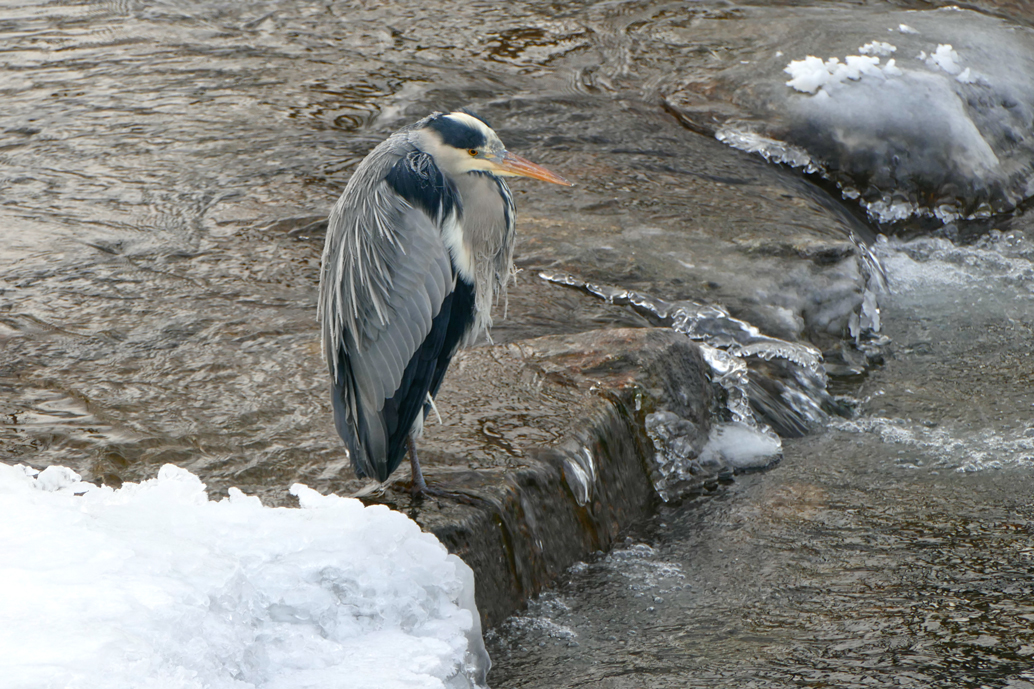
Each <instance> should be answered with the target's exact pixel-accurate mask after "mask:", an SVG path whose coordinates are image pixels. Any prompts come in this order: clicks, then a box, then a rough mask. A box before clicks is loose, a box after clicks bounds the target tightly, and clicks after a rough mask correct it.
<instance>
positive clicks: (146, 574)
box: [0, 464, 487, 689]
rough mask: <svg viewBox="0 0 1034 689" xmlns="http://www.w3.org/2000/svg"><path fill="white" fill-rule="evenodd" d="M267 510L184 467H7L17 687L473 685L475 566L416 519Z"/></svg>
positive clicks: (477, 641)
mask: <svg viewBox="0 0 1034 689" xmlns="http://www.w3.org/2000/svg"><path fill="white" fill-rule="evenodd" d="M292 492H293V493H294V494H295V495H296V496H297V497H298V499H299V502H300V504H301V509H288V508H267V507H263V506H262V504H261V503H260V501H259V499H258V498H255V497H248V496H246V495H244V494H243V493H241V492H240V491H239V490H236V489H231V490H230V496H229V498H227V499H225V500H220V501H212V500H209V499H208V495H207V493H206V492H205V487H204V484H202V483H201V481H200V480H199V479H198V478H197V477H196V476H194V475H193V474H191V473H189V472H187V471H185V470H183V469H178V468H176V467H174V466H172V465H166V466H164V467H163V468H162V469H161V471H160V472H159V474H158V477H157V478H155V479H152V480H148V481H144V482H142V483H140V484H132V483H127V484H125V485H124V486H123V487H122V488H120V489H118V490H113V489H111V488H106V487H97V486H94V485H92V484H89V483H82V482H80V480H79V477H78V476H77V475H76V474H75V473H74V472H72V471H70V470H68V469H64V468H62V467H50V468H48V469H46V470H44V471H43V472H40V473H39V474H38V475H37V474H36V472H35V471H33V470H31V469H28V468H26V467H22V466H17V467H12V466H7V465H3V464H0V553H3V556H2V557H0V587H2V590H3V596H2V597H0V620H2V621H3V623H2V625H0V678H2V680H0V685H2V686H3V688H4V689H39V688H42V687H74V688H75V689H123V688H125V689H129V688H133V689H137V688H141V689H188V688H189V689H201V688H202V687H204V688H208V689H231V688H232V689H254V688H264V689H289V688H290V689H296V688H297V689H301V688H303V687H306V688H308V687H321V688H322V687H349V688H352V689H360V688H364V687H369V688H371V689H372V688H374V687H376V688H378V689H384V688H391V687H397V688H400V689H401V688H403V687H405V688H407V689H413V688H426V689H432V688H433V689H438V688H445V687H448V688H450V689H452V688H456V687H472V686H475V685H477V684H478V683H479V682H483V678H484V673H485V672H486V671H487V655H486V654H485V653H484V646H483V643H482V640H481V630H480V623H479V620H478V615H477V610H476V609H475V607H474V590H473V587H474V581H473V574H472V572H471V570H470V568H469V567H467V566H466V565H465V564H464V563H463V562H462V561H461V560H460V559H459V558H457V557H455V556H453V555H450V554H449V553H447V552H446V550H445V548H444V547H443V546H442V545H441V543H439V542H438V540H437V539H436V538H435V537H434V536H433V535H430V534H427V533H423V532H421V530H420V528H419V527H418V526H417V525H416V524H415V523H414V522H412V521H411V520H410V519H408V518H407V517H406V516H405V515H402V514H400V513H398V512H393V511H391V510H389V509H387V508H386V507H382V506H372V507H365V506H364V505H363V504H362V503H360V502H359V501H357V500H353V499H349V498H340V497H337V496H333V495H331V496H322V495H320V494H318V493H316V492H315V491H313V490H311V489H309V488H306V487H305V486H302V485H295V486H294V487H293V488H292Z"/></svg>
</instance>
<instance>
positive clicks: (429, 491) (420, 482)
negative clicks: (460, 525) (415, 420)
mask: <svg viewBox="0 0 1034 689" xmlns="http://www.w3.org/2000/svg"><path fill="white" fill-rule="evenodd" d="M406 442H407V443H408V444H409V445H408V446H409V466H410V467H411V468H412V470H413V487H412V488H410V492H411V493H412V495H413V497H414V498H423V497H425V496H433V497H438V498H449V499H451V500H455V501H457V502H462V503H463V504H465V505H480V506H486V505H488V501H486V500H485V499H484V498H480V497H478V496H476V495H471V494H469V493H463V492H460V491H452V490H443V489H442V488H428V487H427V483H425V482H424V472H422V471H421V470H420V460H418V459H417V457H416V440H414V439H413V436H409V438H407V439H406Z"/></svg>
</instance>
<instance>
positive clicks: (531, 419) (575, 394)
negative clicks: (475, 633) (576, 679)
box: [366, 328, 728, 627]
mask: <svg viewBox="0 0 1034 689" xmlns="http://www.w3.org/2000/svg"><path fill="white" fill-rule="evenodd" d="M707 370H708V368H707V366H706V364H705V363H704V361H703V360H702V358H701V355H700V352H699V350H698V349H697V347H696V345H694V344H693V343H692V342H690V341H689V340H688V339H687V338H686V337H685V336H683V335H680V334H678V333H675V332H673V331H671V330H667V329H652V328H630V329H619V330H602V331H594V332H589V333H582V334H578V335H563V336H550V337H543V338H538V339H532V340H524V341H521V342H516V343H512V344H506V345H498V346H485V347H479V348H475V349H471V350H467V351H465V352H462V353H461V354H460V355H459V356H458V359H457V360H456V361H455V362H454V364H453V368H452V370H451V371H450V375H449V376H448V377H447V379H446V382H445V386H444V388H443V390H442V392H441V394H440V395H439V399H438V410H439V411H440V413H441V417H442V423H441V424H439V423H438V422H437V420H436V418H435V415H434V413H432V414H431V416H430V417H429V418H428V423H427V426H426V432H425V437H424V441H423V442H422V443H421V448H422V454H421V457H422V461H423V463H424V466H425V474H426V477H427V479H428V482H429V483H431V484H432V485H437V486H439V487H442V488H445V489H448V490H453V491H461V492H463V493H465V494H468V495H470V496H472V497H473V500H472V504H463V503H462V502H459V501H456V500H453V499H450V498H441V499H424V500H420V501H412V500H410V499H409V497H408V494H407V493H406V488H407V487H408V482H409V477H408V469H407V470H406V471H405V472H403V471H400V472H399V473H400V476H399V478H398V480H397V481H396V482H394V483H393V484H391V485H390V486H389V487H388V488H387V489H386V490H384V491H383V492H381V493H379V494H375V495H368V496H367V497H366V500H367V501H368V502H381V503H385V504H388V505H390V506H392V507H394V508H396V509H399V510H401V511H403V512H405V513H406V514H408V515H409V516H411V517H412V518H413V519H415V520H416V521H417V522H418V523H420V525H421V526H422V527H423V528H424V529H425V530H428V531H431V532H433V533H434V534H435V535H436V536H437V537H438V538H439V539H440V540H441V541H442V542H443V543H444V544H445V545H446V547H448V548H449V550H450V551H452V552H454V553H456V554H457V555H459V556H460V557H462V558H463V559H464V560H465V561H466V562H467V564H469V565H470V566H471V567H472V568H473V569H474V572H475V576H476V578H477V604H478V609H479V610H480V611H481V615H482V622H483V623H484V624H485V626H486V627H490V626H493V625H495V624H498V623H499V622H501V621H502V620H503V619H505V618H506V617H507V616H508V615H510V614H511V613H512V612H514V611H515V610H517V609H518V608H519V607H521V605H522V604H523V603H524V601H525V600H527V598H528V597H530V596H533V595H535V594H536V593H538V592H539V591H540V590H542V589H543V587H545V586H547V585H549V584H550V583H551V582H552V581H553V580H554V579H555V578H556V577H557V576H558V575H559V574H561V573H562V572H563V571H564V570H565V569H566V568H567V567H569V566H570V565H571V564H573V563H575V562H577V561H578V560H579V559H582V558H584V557H586V556H587V555H589V554H590V553H593V552H595V551H597V550H605V549H607V548H608V547H609V546H610V545H611V544H612V543H613V542H614V540H615V539H616V538H617V537H618V536H619V534H621V532H622V531H623V529H625V528H627V527H628V526H629V525H630V524H631V523H633V522H634V521H636V520H637V519H640V518H642V517H644V516H646V515H648V514H649V513H650V512H651V510H652V509H653V508H654V506H655V504H656V501H657V500H658V499H659V498H658V497H657V495H658V494H657V492H656V490H655V487H654V486H655V481H658V480H660V479H661V477H660V476H659V475H657V473H656V472H657V470H656V469H655V467H656V466H657V464H656V463H655V462H654V459H653V457H654V455H655V453H658V452H662V453H665V452H670V451H672V449H673V448H672V447H671V445H673V444H674V445H675V446H678V448H675V449H679V451H681V452H682V453H683V455H686V454H687V453H688V455H689V456H690V457H692V456H695V454H699V450H700V448H701V447H702V445H703V443H704V442H706V439H707V436H708V430H709V427H710V419H711V416H712V411H713V408H714V407H715V406H716V395H717V394H718V393H716V391H715V387H714V386H712V383H711V381H710V379H709V377H708V375H707V373H706V371H707ZM676 417H678V418H676ZM658 419H662V420H663V422H664V423H663V424H662V425H664V426H665V428H667V429H669V432H668V433H667V435H664V436H663V437H662V436H659V435H658V433H657V430H656V429H657V427H658ZM648 420H649V421H650V422H651V423H650V428H651V429H652V430H651V431H650V432H648V430H647V426H648V424H647V422H648ZM673 421H674V424H673V423H672V422H673ZM672 427H675V428H676V429H677V430H676V431H675V433H674V434H672V433H671V432H670V429H671V428H672ZM651 433H652V435H651ZM726 473H728V472H726ZM722 476H723V469H722V468H721V467H716V466H706V467H705V466H695V465H693V464H692V463H691V464H690V471H689V472H688V473H685V472H684V476H683V477H682V480H683V482H685V481H686V480H687V479H688V481H689V482H690V483H691V484H695V486H696V487H697V488H699V489H706V488H708V487H710V486H713V485H715V484H717V482H718V481H719V480H720V479H721V478H722ZM693 487H694V486H693V485H690V486H689V488H690V489H692V488H693Z"/></svg>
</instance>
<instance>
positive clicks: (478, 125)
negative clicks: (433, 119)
mask: <svg viewBox="0 0 1034 689" xmlns="http://www.w3.org/2000/svg"><path fill="white" fill-rule="evenodd" d="M446 117H448V118H449V119H450V120H455V121H456V122H461V123H463V124H465V125H467V126H468V127H473V128H474V129H477V130H478V131H479V132H481V133H482V134H484V135H485V140H486V141H488V146H489V147H490V148H492V147H493V144H497V145H499V146H502V145H503V144H502V142H501V141H500V140H499V135H498V134H496V133H495V131H494V130H493V129H492V128H491V127H489V126H488V125H487V124H485V123H484V122H482V121H481V120H479V119H478V118H476V117H473V116H472V115H468V114H467V113H465V112H458V111H457V112H450V113H449V114H448V115H446Z"/></svg>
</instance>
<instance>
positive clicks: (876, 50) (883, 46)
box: [858, 41, 897, 57]
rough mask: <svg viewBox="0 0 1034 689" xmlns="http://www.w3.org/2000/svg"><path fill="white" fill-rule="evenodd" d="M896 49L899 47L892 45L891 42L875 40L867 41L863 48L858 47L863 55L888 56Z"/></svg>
mask: <svg viewBox="0 0 1034 689" xmlns="http://www.w3.org/2000/svg"><path fill="white" fill-rule="evenodd" d="M896 50H897V48H896V47H895V46H893V45H891V44H890V43H884V42H881V41H873V42H871V43H866V44H865V45H863V46H862V47H861V48H859V49H858V52H859V53H861V54H862V55H881V56H883V57H887V56H888V55H890V54H891V53H893V52H895V51H896Z"/></svg>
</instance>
